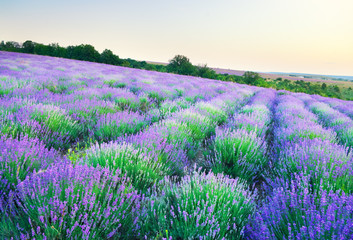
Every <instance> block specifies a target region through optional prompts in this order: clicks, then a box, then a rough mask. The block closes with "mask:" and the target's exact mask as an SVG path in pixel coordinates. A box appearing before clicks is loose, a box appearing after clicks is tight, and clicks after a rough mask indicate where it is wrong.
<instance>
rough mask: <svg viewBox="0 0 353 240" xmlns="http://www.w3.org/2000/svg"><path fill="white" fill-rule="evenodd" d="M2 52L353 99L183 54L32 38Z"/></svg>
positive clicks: (352, 94) (352, 93) (1, 46)
mask: <svg viewBox="0 0 353 240" xmlns="http://www.w3.org/2000/svg"><path fill="white" fill-rule="evenodd" d="M0 51H10V52H21V53H30V54H37V55H45V56H52V57H61V58H69V59H76V60H83V61H89V62H97V63H105V64H111V65H116V66H123V67H131V68H138V69H145V70H151V71H158V72H168V73H176V74H181V75H189V76H197V77H202V78H210V79H216V80H221V81H228V82H237V83H242V84H248V85H253V86H259V87H266V88H274V89H277V90H287V91H292V92H304V93H308V94H318V95H321V96H325V97H334V98H340V99H344V100H353V90H352V89H351V88H348V89H344V91H343V90H342V89H341V88H339V87H338V86H337V85H329V86H328V85H327V84H326V83H322V84H319V83H312V82H309V81H302V80H300V81H290V80H288V79H282V78H277V79H274V80H272V79H264V78H262V77H261V76H260V75H259V74H258V73H256V72H251V71H247V72H245V73H244V75H243V76H237V75H229V74H226V73H225V74H220V73H216V71H214V70H213V69H212V68H209V67H208V66H207V65H206V64H204V65H198V66H195V65H193V64H192V63H191V62H190V59H189V58H187V57H186V56H183V55H176V56H175V57H174V58H173V59H171V60H170V61H169V64H168V65H161V64H151V63H147V62H146V61H137V60H134V59H130V58H127V59H122V58H120V57H119V56H118V55H116V54H114V53H113V52H112V51H111V50H109V49H105V50H104V51H103V52H101V53H99V52H98V51H97V50H96V49H95V48H94V47H93V46H92V45H89V44H81V45H76V46H68V47H62V46H60V45H59V44H57V43H51V44H48V45H46V44H42V43H36V42H33V41H30V40H27V41H25V42H24V43H22V44H20V43H18V42H14V41H8V42H4V41H2V42H0Z"/></svg>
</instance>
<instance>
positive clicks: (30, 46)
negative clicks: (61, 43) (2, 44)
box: [22, 40, 36, 53]
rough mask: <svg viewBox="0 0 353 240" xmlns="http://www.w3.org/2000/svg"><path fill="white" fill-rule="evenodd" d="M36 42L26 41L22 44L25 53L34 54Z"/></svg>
mask: <svg viewBox="0 0 353 240" xmlns="http://www.w3.org/2000/svg"><path fill="white" fill-rule="evenodd" d="M35 44H36V43H35V42H32V41H30V40H27V41H25V42H24V43H23V44H22V48H23V51H24V52H25V53H34V47H35Z"/></svg>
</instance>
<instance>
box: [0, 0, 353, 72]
mask: <svg viewBox="0 0 353 240" xmlns="http://www.w3.org/2000/svg"><path fill="white" fill-rule="evenodd" d="M0 23H1V24H0V40H5V41H9V40H14V41H18V42H24V41H25V40H28V39H29V40H33V41H36V42H41V43H52V42H57V43H59V44H60V45H63V46H67V45H76V44H81V43H88V44H92V45H93V46H95V47H96V49H97V50H99V51H102V50H104V49H105V48H108V49H111V50H113V52H114V53H116V54H117V55H119V56H120V57H122V58H127V57H130V58H134V59H138V60H150V61H159V62H167V61H168V60H169V59H171V58H172V57H173V56H174V55H176V54H183V55H186V56H187V57H189V58H190V60H191V61H192V63H194V64H202V63H207V64H208V65H209V66H212V67H223V68H231V69H237V70H254V71H282V72H306V73H322V74H336V75H353V1H351V0H336V1H334V0H332V1H331V0H330V1H329V0H296V1H289V0H234V1H230V0H218V1H210V0H188V1H187V0H178V1H176V0H175V1H174V0H173V1H172V0H164V1H163V0H150V1H141V0H139V1H138V0H131V1H112V0H111V1H109V0H101V1H92V0H91V1H89V0H85V1H83V0H77V1H69V0H61V1H53V0H0Z"/></svg>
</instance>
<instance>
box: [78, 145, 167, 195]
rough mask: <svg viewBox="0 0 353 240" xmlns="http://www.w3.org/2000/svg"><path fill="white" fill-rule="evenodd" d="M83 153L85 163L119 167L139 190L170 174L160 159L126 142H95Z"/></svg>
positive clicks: (110, 167) (143, 189)
mask: <svg viewBox="0 0 353 240" xmlns="http://www.w3.org/2000/svg"><path fill="white" fill-rule="evenodd" d="M85 154H86V157H85V158H83V159H84V160H83V162H84V163H85V164H88V165H91V166H93V167H96V166H98V165H99V166H102V167H108V168H109V169H110V170H116V169H120V170H121V171H122V174H126V175H127V177H128V178H129V179H130V180H131V182H132V185H133V186H134V187H135V188H136V189H138V190H141V191H146V190H147V189H148V188H150V187H151V186H153V185H154V184H155V183H157V182H158V181H160V180H161V179H162V178H163V177H165V176H167V175H170V170H169V168H167V167H166V166H165V164H164V163H163V162H162V161H161V159H155V158H152V157H150V156H148V155H146V154H145V153H144V152H142V151H141V150H140V149H138V148H135V147H133V146H132V145H131V144H127V143H122V144H116V143H108V144H105V143H104V144H102V145H98V144H96V145H93V146H92V147H91V148H90V149H88V150H87V151H86V153H85Z"/></svg>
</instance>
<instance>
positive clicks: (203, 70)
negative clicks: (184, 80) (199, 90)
mask: <svg viewBox="0 0 353 240" xmlns="http://www.w3.org/2000/svg"><path fill="white" fill-rule="evenodd" d="M216 75H217V73H216V72H215V70H213V69H211V68H209V67H207V64H205V65H202V66H198V67H197V76H199V77H202V78H210V79H215V78H216Z"/></svg>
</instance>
